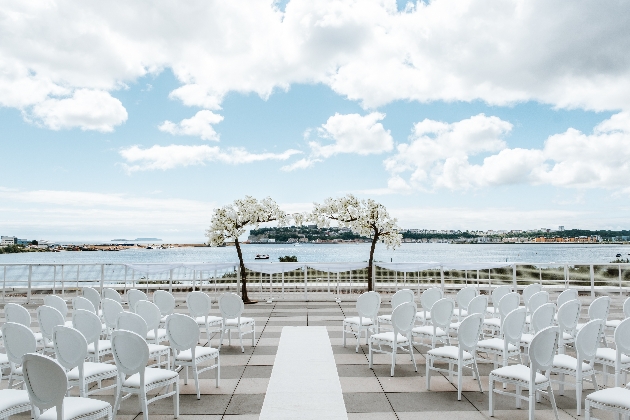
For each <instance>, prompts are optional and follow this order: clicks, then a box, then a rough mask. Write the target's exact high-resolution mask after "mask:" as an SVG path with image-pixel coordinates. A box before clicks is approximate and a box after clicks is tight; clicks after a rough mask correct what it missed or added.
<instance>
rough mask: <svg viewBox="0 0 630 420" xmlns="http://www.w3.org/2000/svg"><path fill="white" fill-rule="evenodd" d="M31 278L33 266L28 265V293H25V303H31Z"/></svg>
mask: <svg viewBox="0 0 630 420" xmlns="http://www.w3.org/2000/svg"><path fill="white" fill-rule="evenodd" d="M32 277H33V265H32V264H29V265H28V292H27V293H28V294H27V296H26V302H27V303H31V286H32V284H31V280H32Z"/></svg>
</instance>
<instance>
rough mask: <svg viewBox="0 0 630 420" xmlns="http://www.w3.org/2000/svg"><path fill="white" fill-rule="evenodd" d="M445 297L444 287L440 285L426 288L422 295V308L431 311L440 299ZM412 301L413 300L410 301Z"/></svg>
mask: <svg viewBox="0 0 630 420" xmlns="http://www.w3.org/2000/svg"><path fill="white" fill-rule="evenodd" d="M443 297H444V293H443V292H442V289H441V288H439V287H432V288H430V289H427V290H425V291H424V292H422V294H421V295H420V305H422V310H424V311H426V312H431V308H432V307H433V305H434V304H435V302H437V301H438V300H440V299H442V298H443ZM410 302H413V300H412V301H410Z"/></svg>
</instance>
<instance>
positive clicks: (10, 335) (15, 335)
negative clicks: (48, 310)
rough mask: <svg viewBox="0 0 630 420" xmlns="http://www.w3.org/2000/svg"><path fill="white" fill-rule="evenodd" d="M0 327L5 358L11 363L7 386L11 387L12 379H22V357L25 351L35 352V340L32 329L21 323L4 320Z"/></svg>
mask: <svg viewBox="0 0 630 420" xmlns="http://www.w3.org/2000/svg"><path fill="white" fill-rule="evenodd" d="M1 328H2V339H3V340H4V348H5V349H6V351H7V358H8V359H9V363H10V365H11V373H10V374H9V386H8V387H9V388H12V387H13V382H14V381H16V380H17V381H22V380H23V379H24V377H23V375H22V373H23V370H22V357H23V356H24V355H25V354H27V353H35V351H37V342H36V340H35V335H34V334H33V331H31V329H30V328H28V327H26V326H24V325H22V324H18V323H15V322H5V323H4V324H3V325H2V327H1Z"/></svg>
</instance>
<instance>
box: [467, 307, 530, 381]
mask: <svg viewBox="0 0 630 420" xmlns="http://www.w3.org/2000/svg"><path fill="white" fill-rule="evenodd" d="M525 314H526V312H525V308H518V307H517V308H516V309H514V310H513V311H512V312H510V313H509V314H507V315H506V316H505V318H504V320H503V324H502V325H501V336H502V338H499V337H494V338H489V339H486V340H481V341H479V343H477V352H478V353H486V354H487V355H488V356H490V355H494V368H495V369H496V368H497V365H498V358H499V356H501V359H502V362H503V366H507V365H508V364H509V359H510V358H511V357H518V358H519V362H520V363H523V361H522V359H521V336H522V334H523V329H524V328H525Z"/></svg>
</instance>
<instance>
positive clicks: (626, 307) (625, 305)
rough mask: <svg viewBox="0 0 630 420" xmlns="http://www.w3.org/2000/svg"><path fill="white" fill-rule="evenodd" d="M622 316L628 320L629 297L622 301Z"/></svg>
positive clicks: (629, 312)
mask: <svg viewBox="0 0 630 420" xmlns="http://www.w3.org/2000/svg"><path fill="white" fill-rule="evenodd" d="M623 316H624V318H630V297H629V298H626V300H624V301H623Z"/></svg>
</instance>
